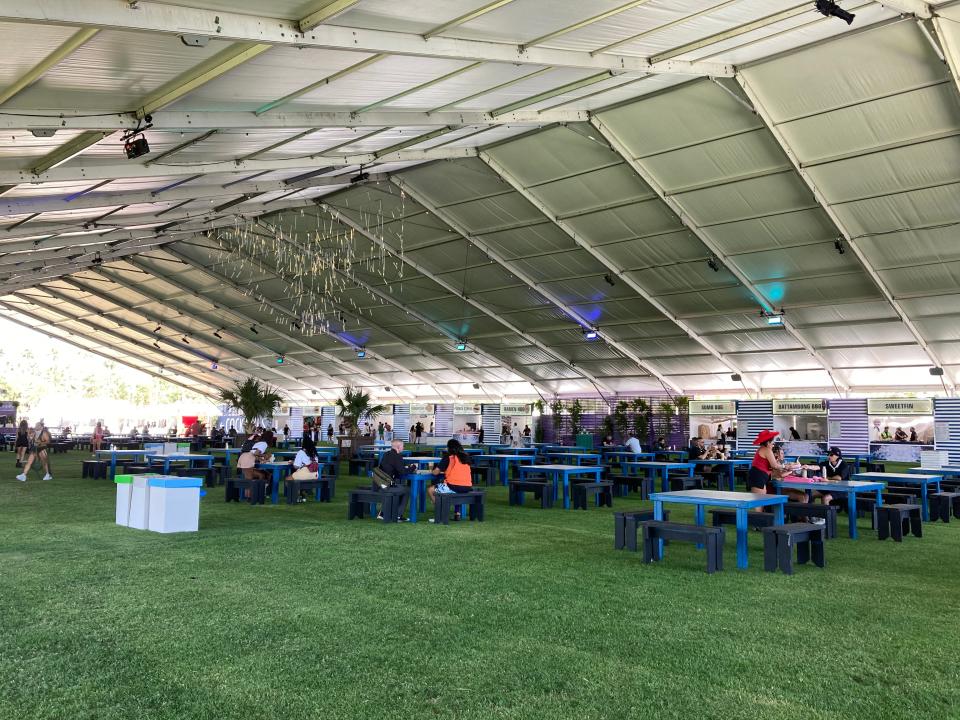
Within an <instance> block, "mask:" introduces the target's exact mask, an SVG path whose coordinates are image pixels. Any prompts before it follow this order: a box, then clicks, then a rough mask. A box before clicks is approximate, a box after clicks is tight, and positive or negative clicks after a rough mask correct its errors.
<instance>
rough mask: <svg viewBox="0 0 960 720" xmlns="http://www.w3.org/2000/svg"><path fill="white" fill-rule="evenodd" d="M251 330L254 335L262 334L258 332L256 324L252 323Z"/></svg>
mask: <svg viewBox="0 0 960 720" xmlns="http://www.w3.org/2000/svg"><path fill="white" fill-rule="evenodd" d="M250 332H252V333H253V334H254V335H259V334H260V333H258V332H257V328H256V326H254V325H251V326H250Z"/></svg>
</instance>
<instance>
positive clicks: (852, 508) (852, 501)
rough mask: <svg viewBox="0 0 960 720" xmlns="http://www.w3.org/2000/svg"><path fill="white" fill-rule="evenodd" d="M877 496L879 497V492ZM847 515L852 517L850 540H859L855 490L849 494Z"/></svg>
mask: <svg viewBox="0 0 960 720" xmlns="http://www.w3.org/2000/svg"><path fill="white" fill-rule="evenodd" d="M877 494H878V495H879V492H878V493H877ZM878 499H879V498H878ZM847 515H848V516H849V517H850V539H851V540H856V539H857V494H856V493H855V492H854V491H853V490H851V491H850V492H848V493H847Z"/></svg>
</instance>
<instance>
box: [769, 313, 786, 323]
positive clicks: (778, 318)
mask: <svg viewBox="0 0 960 720" xmlns="http://www.w3.org/2000/svg"><path fill="white" fill-rule="evenodd" d="M767 325H783V315H767Z"/></svg>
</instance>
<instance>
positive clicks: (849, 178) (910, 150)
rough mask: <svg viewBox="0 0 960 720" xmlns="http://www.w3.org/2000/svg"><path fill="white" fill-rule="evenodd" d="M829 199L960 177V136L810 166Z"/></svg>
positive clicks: (844, 199)
mask: <svg viewBox="0 0 960 720" xmlns="http://www.w3.org/2000/svg"><path fill="white" fill-rule="evenodd" d="M810 177H811V178H812V179H813V181H814V183H816V185H817V187H819V188H820V189H821V190H822V191H823V193H824V195H826V197H827V200H828V201H829V202H831V203H842V202H847V201H851V200H858V199H861V198H866V197H873V196H878V195H886V194H890V193H894V192H898V191H902V190H909V189H912V188H918V187H927V186H930V185H936V184H942V183H949V182H957V181H958V180H960V138H957V137H951V138H945V139H943V140H936V141H933V142H926V143H922V144H919V145H911V146H909V147H902V148H897V149H894V150H888V151H886V152H882V153H874V154H872V155H865V156H863V157H859V158H855V159H850V160H842V161H839V162H834V163H830V164H828V165H819V166H817V167H813V168H810Z"/></svg>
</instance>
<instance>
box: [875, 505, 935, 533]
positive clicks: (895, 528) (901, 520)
mask: <svg viewBox="0 0 960 720" xmlns="http://www.w3.org/2000/svg"><path fill="white" fill-rule="evenodd" d="M874 517H875V518H876V520H877V539H878V540H886V539H887V538H888V537H892V538H893V539H894V541H896V542H903V536H904V535H906V534H907V533H912V534H913V535H914V536H915V537H923V521H922V520H921V518H920V506H919V505H906V504H895V505H880V506H879V507H877V508H876V510H875V511H874Z"/></svg>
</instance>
